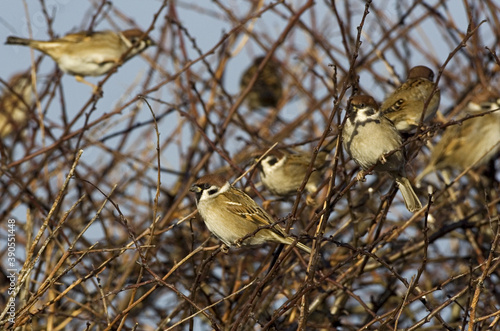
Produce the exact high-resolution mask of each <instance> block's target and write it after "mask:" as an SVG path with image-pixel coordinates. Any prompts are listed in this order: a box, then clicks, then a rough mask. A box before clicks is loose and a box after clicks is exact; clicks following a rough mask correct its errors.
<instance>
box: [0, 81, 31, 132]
mask: <svg viewBox="0 0 500 331" xmlns="http://www.w3.org/2000/svg"><path fill="white" fill-rule="evenodd" d="M33 105H34V98H33V88H32V86H31V78H30V76H29V74H18V75H15V76H13V77H12V78H11V79H10V81H9V84H8V87H6V88H4V89H3V92H2V96H1V97H0V138H4V137H6V136H8V135H10V134H11V133H14V132H19V131H20V130H21V129H23V128H24V127H25V126H26V124H27V122H28V119H29V117H30V116H29V111H30V109H31V108H32V107H33Z"/></svg>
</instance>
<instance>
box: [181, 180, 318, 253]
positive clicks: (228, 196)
mask: <svg viewBox="0 0 500 331" xmlns="http://www.w3.org/2000/svg"><path fill="white" fill-rule="evenodd" d="M190 191H192V192H194V193H196V204H197V206H198V212H199V213H200V215H201V217H202V218H203V220H204V221H205V224H206V225H207V227H208V229H209V230H210V231H211V232H212V233H213V234H214V235H215V236H217V238H219V239H220V240H221V241H222V242H223V243H224V244H225V245H226V246H228V247H230V246H235V245H236V246H239V245H260V244H264V243H266V242H275V243H280V244H286V245H290V244H292V243H293V242H294V241H295V240H294V239H293V238H292V237H290V236H289V235H288V234H287V233H286V232H285V230H284V229H283V228H281V227H280V226H279V225H273V226H271V224H273V223H274V220H273V218H272V217H271V216H270V215H269V214H268V213H267V212H266V211H265V210H264V209H262V208H261V207H260V206H259V205H257V203H256V202H255V201H254V200H253V199H252V198H250V197H249V196H248V195H247V194H246V193H245V192H243V191H241V190H238V189H237V188H235V187H234V186H232V185H231V184H230V183H229V182H228V181H227V180H226V179H225V178H224V177H222V176H219V175H205V176H203V177H201V178H200V179H198V180H197V181H196V182H195V183H194V184H193V185H192V186H191V188H190ZM246 236H248V237H246ZM244 237H246V238H245V239H243V238H244ZM240 241H241V242H240ZM297 247H298V248H300V249H302V250H303V251H305V252H307V253H311V249H310V248H309V247H307V246H306V245H304V244H302V243H300V242H297Z"/></svg>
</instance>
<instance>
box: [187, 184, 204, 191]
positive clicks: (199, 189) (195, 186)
mask: <svg viewBox="0 0 500 331" xmlns="http://www.w3.org/2000/svg"><path fill="white" fill-rule="evenodd" d="M189 190H190V191H191V192H194V193H200V192H201V187H199V186H198V185H193V186H191V187H190V188H189Z"/></svg>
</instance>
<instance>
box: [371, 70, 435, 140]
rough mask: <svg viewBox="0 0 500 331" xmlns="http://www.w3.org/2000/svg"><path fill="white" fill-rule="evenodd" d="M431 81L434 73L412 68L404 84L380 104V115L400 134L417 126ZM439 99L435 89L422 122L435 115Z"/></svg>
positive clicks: (429, 93)
mask: <svg viewBox="0 0 500 331" xmlns="http://www.w3.org/2000/svg"><path fill="white" fill-rule="evenodd" d="M433 80H434V72H433V71H432V70H431V69H429V68H428V67H426V66H416V67H413V68H411V69H410V71H409V72H408V78H407V79H406V82H404V83H403V84H402V85H401V86H400V87H398V88H397V89H396V90H395V91H394V92H392V94H390V95H389V96H387V97H386V99H385V101H384V102H383V103H382V106H381V107H380V109H382V113H383V114H384V115H385V117H387V118H388V119H390V120H391V121H392V122H393V123H394V125H395V126H396V128H397V129H398V130H399V131H400V132H408V131H410V130H412V129H413V128H415V127H417V126H418V125H419V123H420V119H421V118H422V112H423V111H424V105H425V103H426V101H427V99H429V98H430V96H431V93H432V91H433V89H434V86H435V83H433ZM440 98H441V94H440V91H439V89H436V92H435V93H434V94H433V95H432V98H431V100H430V101H429V104H428V106H427V109H426V111H425V115H424V117H423V121H424V122H428V121H430V120H431V119H432V118H433V117H434V115H436V112H437V110H438V107H439V101H440Z"/></svg>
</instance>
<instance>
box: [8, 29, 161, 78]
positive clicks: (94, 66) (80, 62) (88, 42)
mask: <svg viewBox="0 0 500 331" xmlns="http://www.w3.org/2000/svg"><path fill="white" fill-rule="evenodd" d="M143 34H144V33H143V32H142V31H141V30H139V29H131V30H125V31H122V32H113V31H96V32H87V31H82V32H78V33H71V34H67V35H66V36H64V37H62V38H58V39H54V40H49V41H42V40H33V39H25V38H19V37H8V38H7V41H6V42H5V43H6V44H7V45H24V46H29V47H31V48H33V49H37V50H39V51H40V52H43V53H45V54H47V55H48V56H50V57H51V58H52V59H53V60H54V61H55V62H57V64H58V66H59V68H61V70H62V71H64V72H66V73H68V74H70V75H74V76H76V79H77V80H78V81H80V82H84V83H86V84H87V85H91V86H93V85H92V84H91V83H89V82H87V81H85V80H84V79H83V77H84V76H101V75H104V74H106V73H108V72H109V71H110V70H111V69H112V68H114V67H115V66H116V65H117V64H118V63H119V61H120V59H121V57H122V56H123V55H124V54H125V53H126V52H127V51H128V53H127V55H126V56H125V58H124V59H123V61H124V62H125V61H127V60H129V59H130V58H132V57H133V56H135V55H137V54H139V53H141V52H142V51H144V50H145V49H146V48H148V47H149V46H151V45H154V42H153V41H152V40H151V39H150V38H149V36H145V37H144V38H143V39H141V37H142V35H143ZM136 43H137V44H136ZM129 49H130V51H129ZM94 87H95V86H94Z"/></svg>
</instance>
